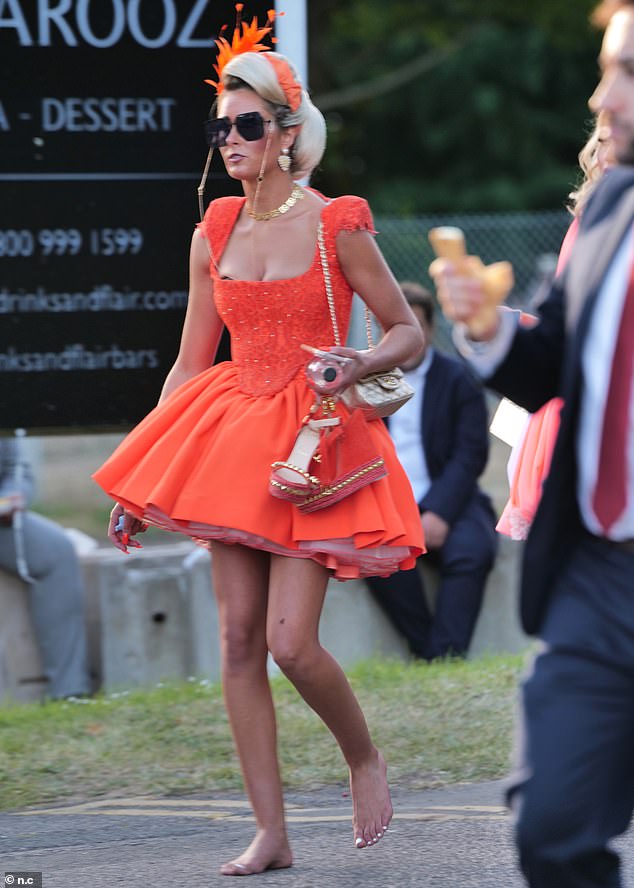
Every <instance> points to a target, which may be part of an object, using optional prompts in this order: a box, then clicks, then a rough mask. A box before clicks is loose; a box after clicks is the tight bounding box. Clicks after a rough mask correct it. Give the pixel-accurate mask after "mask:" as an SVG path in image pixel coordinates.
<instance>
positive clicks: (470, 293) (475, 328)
mask: <svg viewBox="0 0 634 888" xmlns="http://www.w3.org/2000/svg"><path fill="white" fill-rule="evenodd" d="M467 262H468V260H465V263H464V264H463V267H462V268H461V269H460V270H458V269H457V268H456V266H455V265H454V264H453V263H451V262H449V261H448V260H447V259H435V260H434V261H433V262H432V264H431V265H430V266H429V274H430V275H431V277H432V279H433V281H434V284H435V285H436V292H437V295H438V302H439V303H440V307H441V308H442V311H443V314H444V315H445V317H446V318H447V320H449V321H451V322H452V323H454V324H456V323H463V324H466V326H467V328H468V330H469V335H470V337H471V338H472V339H474V340H477V341H483V342H485V341H488V340H490V339H493V337H494V336H495V334H496V332H497V327H498V320H497V313H496V311H495V306H490V304H489V300H488V299H487V296H486V293H485V289H484V282H483V280H482V278H481V277H478V276H477V275H475V274H470V273H469V272H468V271H467V268H466V263H467ZM491 308H493V312H492V313H491ZM483 318H486V320H487V323H486V325H484V326H483V324H482V320H483Z"/></svg>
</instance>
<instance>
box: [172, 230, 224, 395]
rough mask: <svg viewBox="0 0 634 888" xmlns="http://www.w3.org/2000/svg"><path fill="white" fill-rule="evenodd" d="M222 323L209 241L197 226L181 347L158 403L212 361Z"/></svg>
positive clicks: (192, 248)
mask: <svg viewBox="0 0 634 888" xmlns="http://www.w3.org/2000/svg"><path fill="white" fill-rule="evenodd" d="M222 326H223V324H222V321H221V319H220V318H219V317H218V312H217V311H216V306H215V304H214V287H213V281H212V279H211V277H210V275H209V250H208V247H207V242H206V240H205V238H204V237H203V235H202V234H201V233H200V231H199V230H198V229H196V231H195V232H194V235H193V237H192V243H191V249H190V253H189V298H188V300H187V313H186V315H185V323H184V324H183V332H182V334H181V343H180V348H179V351H178V356H177V358H176V361H175V362H174V366H173V367H172V369H171V370H170V371H169V373H168V374H167V378H166V379H165V383H164V385H163V390H162V392H161V397H160V398H159V404H160V403H161V402H162V401H164V400H165V398H167V397H168V396H169V395H170V394H171V393H172V392H173V391H174V389H176V388H178V386H179V385H182V384H183V383H184V382H187V381H188V380H189V379H191V378H192V377H194V376H196V375H197V374H198V373H202V371H203V370H206V369H207V368H208V367H210V366H211V365H212V364H213V360H214V358H215V356H216V351H217V350H218V343H219V342H220V337H221V335H222Z"/></svg>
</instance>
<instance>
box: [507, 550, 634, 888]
mask: <svg viewBox="0 0 634 888" xmlns="http://www.w3.org/2000/svg"><path fill="white" fill-rule="evenodd" d="M543 639H544V642H545V649H544V652H543V653H541V654H539V655H538V656H537V658H536V660H535V662H534V666H533V670H532V674H531V675H530V676H529V677H528V678H527V680H526V681H525V683H524V686H523V707H524V712H523V724H522V732H521V742H520V750H519V751H520V762H519V765H520V770H519V773H518V775H517V778H516V781H515V783H514V785H513V786H512V788H511V791H510V796H511V803H512V806H513V807H514V808H515V809H516V811H517V818H518V819H517V845H518V849H519V853H520V863H521V867H522V870H523V872H524V874H525V876H526V879H527V881H528V884H529V885H530V886H532V888H620V886H621V885H622V881H621V877H620V865H619V858H618V855H617V854H616V853H615V852H614V851H613V850H612V849H611V848H610V847H609V842H610V840H611V839H612V838H614V837H615V836H617V835H618V834H620V833H622V832H624V831H625V830H626V829H627V827H628V824H629V822H630V818H631V816H632V810H633V808H634V554H631V553H627V552H623V551H620V550H617V549H615V548H614V547H611V546H610V545H609V544H607V543H604V542H600V541H595V540H593V539H591V538H590V537H588V538H584V539H583V540H582V541H581V542H580V544H579V546H578V548H577V549H576V550H575V551H574V553H573V555H572V557H571V559H570V561H569V562H568V564H567V566H566V567H565V569H564V572H563V573H562V575H561V577H560V578H559V580H558V582H557V585H556V588H555V590H554V593H553V599H552V602H551V604H550V606H549V610H548V613H547V615H546V620H545V623H544V627H543Z"/></svg>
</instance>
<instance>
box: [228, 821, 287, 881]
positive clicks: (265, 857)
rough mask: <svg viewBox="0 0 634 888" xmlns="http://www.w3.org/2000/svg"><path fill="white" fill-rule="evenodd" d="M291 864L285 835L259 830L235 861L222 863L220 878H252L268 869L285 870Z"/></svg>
mask: <svg viewBox="0 0 634 888" xmlns="http://www.w3.org/2000/svg"><path fill="white" fill-rule="evenodd" d="M292 863H293V855H292V854H291V848H290V845H289V844H288V839H287V838H286V834H285V833H283V834H282V835H280V833H278V832H272V831H270V830H265V829H261V830H260V829H259V830H258V831H257V833H256V835H255V838H254V839H253V841H252V842H251V844H250V845H249V847H248V848H247V850H246V851H244V852H243V853H242V854H241V855H240V856H239V857H236V859H235V860H230V861H229V862H228V863H223V865H222V866H221V867H220V874H221V875H222V876H253V875H255V874H256V873H263V872H264V871H265V870H269V869H285V868H286V867H288V866H291V864H292Z"/></svg>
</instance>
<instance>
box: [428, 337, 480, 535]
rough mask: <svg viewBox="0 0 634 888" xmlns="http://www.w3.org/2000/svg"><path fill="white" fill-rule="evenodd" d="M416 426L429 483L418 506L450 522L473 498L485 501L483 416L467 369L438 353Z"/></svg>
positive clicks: (431, 366) (430, 369)
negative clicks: (481, 479) (481, 482)
mask: <svg viewBox="0 0 634 888" xmlns="http://www.w3.org/2000/svg"><path fill="white" fill-rule="evenodd" d="M421 429H422V439H423V440H422V443H423V449H424V451H425V459H426V462H427V469H428V471H429V476H430V478H431V482H432V483H431V487H430V488H429V490H428V491H427V493H426V494H425V496H424V497H423V499H422V500H421V502H420V503H419V508H420V509H421V511H430V512H435V513H436V514H437V515H440V517H441V518H443V519H444V520H445V521H446V522H447V523H448V524H449V525H451V524H453V523H454V521H455V520H456V519H457V518H458V517H459V515H460V514H461V513H462V512H463V511H464V510H465V508H466V507H467V505H468V504H469V502H470V501H471V500H472V499H473V497H474V496H478V497H481V498H482V499H484V500H486V502H487V503H489V502H490V501H489V498H488V497H487V496H486V494H484V493H483V492H482V491H481V490H480V489H479V487H478V478H479V477H480V475H481V474H482V472H483V471H484V468H485V466H486V463H487V459H488V457H489V432H488V414H487V408H486V403H485V400H484V394H483V392H482V388H481V386H480V385H479V384H478V383H477V382H475V380H474V379H473V377H472V376H471V373H470V371H469V370H468V369H467V368H466V367H465V366H464V364H462V363H461V362H460V361H458V360H456V359H455V358H451V357H449V356H448V355H445V354H443V353H442V352H439V351H434V356H433V358H432V362H431V365H430V367H429V370H428V371H427V377H426V379H425V397H424V399H423V412H422V417H421Z"/></svg>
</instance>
